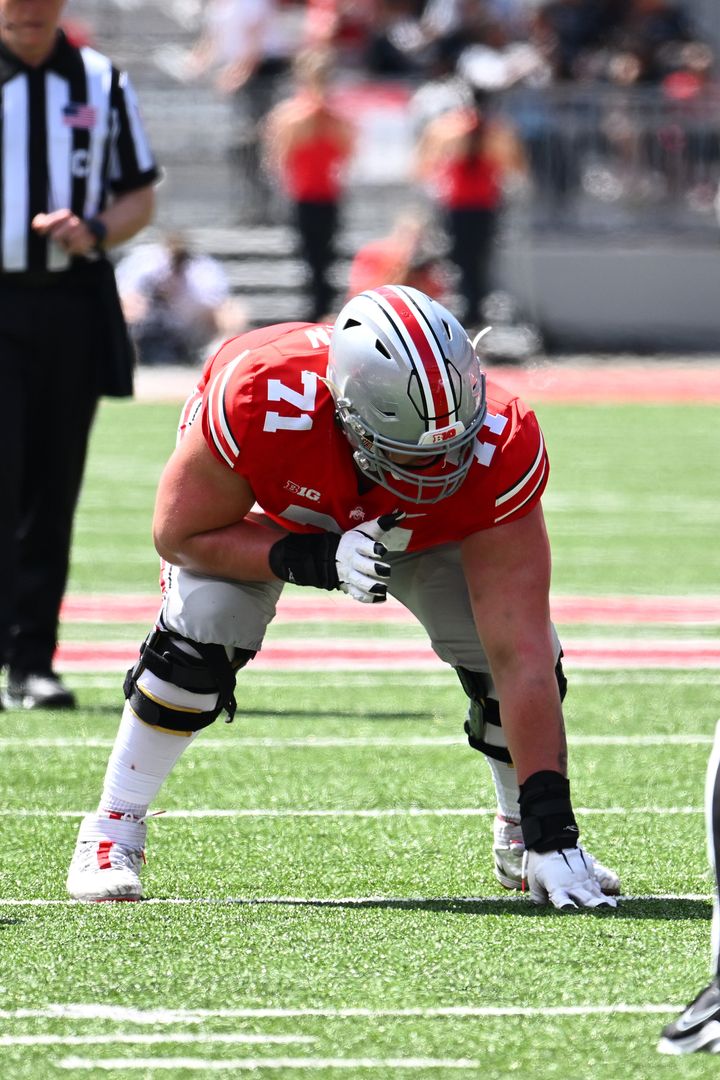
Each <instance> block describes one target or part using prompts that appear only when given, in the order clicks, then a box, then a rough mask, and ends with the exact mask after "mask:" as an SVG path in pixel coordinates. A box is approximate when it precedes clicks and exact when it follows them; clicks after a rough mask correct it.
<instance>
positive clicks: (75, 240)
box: [32, 209, 95, 255]
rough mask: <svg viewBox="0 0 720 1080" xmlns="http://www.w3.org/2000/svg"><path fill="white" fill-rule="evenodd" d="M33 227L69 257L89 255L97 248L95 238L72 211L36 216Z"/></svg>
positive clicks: (57, 211)
mask: <svg viewBox="0 0 720 1080" xmlns="http://www.w3.org/2000/svg"><path fill="white" fill-rule="evenodd" d="M32 227H33V229H34V230H35V231H36V232H38V233H40V235H41V236H48V237H49V238H50V239H51V240H52V242H53V243H54V244H57V245H58V246H59V247H61V248H62V249H63V250H64V251H67V253H68V254H69V255H88V254H89V253H90V252H91V251H92V250H93V249H94V247H95V236H94V235H93V233H91V232H90V229H88V227H87V225H86V224H85V222H84V221H83V220H82V218H79V217H78V216H77V214H73V212H72V210H67V209H65V210H53V211H52V213H50V214H36V215H35V217H34V218H33V220H32Z"/></svg>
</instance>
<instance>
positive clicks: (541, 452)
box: [495, 431, 545, 506]
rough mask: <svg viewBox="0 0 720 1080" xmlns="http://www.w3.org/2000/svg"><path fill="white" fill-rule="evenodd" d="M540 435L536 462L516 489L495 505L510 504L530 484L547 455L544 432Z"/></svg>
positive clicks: (502, 497)
mask: <svg viewBox="0 0 720 1080" xmlns="http://www.w3.org/2000/svg"><path fill="white" fill-rule="evenodd" d="M539 435H540V445H539V447H538V452H537V456H536V457H535V460H534V461H533V463H532V465H531V466H530V468H529V469H528V471H527V472H526V473H525V475H524V476H522V477H521V478H520V479H519V480H518V482H517V484H515V486H514V487H512V488H510V490H509V491H506V492H505V494H504V495H501V496H500V497H499V498H498V499H496V500H495V505H496V506H503V505H504V503H506V502H509V501H510V500H511V499H514V498H515V496H516V495H517V494H518V493H519V492H520V491H522V489H523V488H524V487H525V485H526V484H527V483H529V482H530V480H531V479H532V477H533V474H534V473H535V470H536V469H537V468H538V466H539V465H540V463H541V461H542V460H543V457H544V454H545V440H544V439H543V435H542V431H540V432H539Z"/></svg>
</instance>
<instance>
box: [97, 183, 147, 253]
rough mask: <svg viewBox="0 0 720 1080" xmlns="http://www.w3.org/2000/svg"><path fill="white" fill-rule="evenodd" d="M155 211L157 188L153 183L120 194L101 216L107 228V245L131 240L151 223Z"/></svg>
mask: <svg viewBox="0 0 720 1080" xmlns="http://www.w3.org/2000/svg"><path fill="white" fill-rule="evenodd" d="M154 211H155V190H154V188H153V187H152V185H148V186H147V187H143V188H138V189H137V190H136V191H128V192H126V193H125V194H124V195H119V196H118V197H117V198H116V199H115V201H114V202H113V203H111V204H110V205H109V206H108V207H106V209H105V210H103V212H102V214H99V215H98V216H99V218H100V220H101V221H102V223H103V224H104V225H105V226H106V228H107V237H106V239H105V242H104V246H105V247H114V246H115V245H116V244H122V243H124V242H125V241H126V240H131V239H132V238H133V236H135V235H137V233H139V232H140V230H141V229H144V228H145V226H146V225H149V224H150V222H151V221H152V218H153V213H154Z"/></svg>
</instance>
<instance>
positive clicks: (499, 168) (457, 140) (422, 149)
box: [417, 89, 528, 326]
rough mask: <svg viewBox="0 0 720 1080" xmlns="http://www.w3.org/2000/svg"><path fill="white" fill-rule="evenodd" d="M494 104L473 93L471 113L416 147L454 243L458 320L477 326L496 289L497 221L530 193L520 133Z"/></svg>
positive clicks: (450, 116)
mask: <svg viewBox="0 0 720 1080" xmlns="http://www.w3.org/2000/svg"><path fill="white" fill-rule="evenodd" d="M489 100H490V99H489V97H488V95H487V93H485V92H484V91H481V90H477V89H476V90H474V92H473V103H472V105H471V106H461V107H459V108H456V109H453V110H451V111H450V112H447V113H444V114H442V115H441V116H439V117H437V118H436V119H435V120H432V121H431V122H430V123H429V124H428V125H427V127H426V128H425V131H424V132H423V134H422V136H421V138H420V141H419V143H418V147H417V175H418V177H419V179H420V180H422V181H424V182H426V183H427V184H428V185H429V190H430V193H431V195H432V196H433V197H434V198H435V200H436V202H437V204H438V206H439V207H440V208H441V210H442V212H443V214H444V219H445V225H446V228H447V231H448V235H449V238H450V251H449V255H450V259H451V260H452V262H453V263H454V264H455V266H456V267H457V269H458V271H459V275H460V280H459V289H460V294H461V298H462V306H461V308H460V312H459V316H458V317H459V318H461V320H462V321H463V323H464V324H465V325H468V326H474V325H476V324H477V322H478V321H479V320H480V319H481V305H482V301H483V299H484V297H485V296H487V294H488V293H489V292H491V290H492V288H493V284H494V283H493V281H492V260H493V255H494V251H495V238H496V233H497V227H498V220H499V217H500V214H501V211H502V209H503V203H504V197H505V195H506V193H508V192H509V191H510V190H512V189H515V190H519V189H521V188H525V187H527V184H528V168H527V161H526V157H525V151H524V149H523V146H522V143H521V141H520V139H519V138H518V136H517V134H516V131H515V128H514V127H513V125H512V124H511V123H510V122H509V121H508V120H507V119H505V118H502V117H500V116H497V115H494V114H493V113H492V112H491V111H490V108H489Z"/></svg>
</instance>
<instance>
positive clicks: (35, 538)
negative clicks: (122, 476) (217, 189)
mask: <svg viewBox="0 0 720 1080" xmlns="http://www.w3.org/2000/svg"><path fill="white" fill-rule="evenodd" d="M63 7H64V0H0V402H1V405H2V421H1V422H0V470H1V473H0V479H1V481H2V483H1V488H0V490H1V496H0V497H1V498H2V511H1V512H0V650H1V652H0V662H1V663H2V666H3V667H4V668H5V670H6V687H5V692H4V695H3V703H4V705H5V707H6V708H25V709H32V708H43V707H50V708H72V707H73V706H74V705H75V699H74V697H73V695H72V693H71V692H70V691H69V690H68V689H67V688H66V687H65V686H64V685H63V684H62V682H61V681H60V679H59V678H58V677H57V675H56V674H55V672H54V671H53V656H54V653H55V648H56V645H57V628H58V620H59V611H60V605H61V602H62V598H63V594H64V591H65V586H66V582H67V574H68V565H69V558H70V544H71V536H72V526H73V518H74V514H75V507H76V505H77V500H78V495H79V493H80V486H81V482H82V475H83V467H84V463H85V456H86V450H87V444H88V439H89V435H90V430H91V427H92V422H93V417H94V415H95V411H96V407H97V403H98V400H99V398H100V397H101V396H103V395H109V396H113V397H126V396H129V395H131V394H132V368H133V354H132V349H131V346H130V343H129V338H128V334H127V329H126V327H125V323H124V320H123V317H122V311H121V308H120V304H119V300H118V295H117V288H116V285H115V277H114V273H113V268H112V265H111V263H110V262H109V261H108V259H107V258H106V257H105V250H106V248H108V247H111V246H112V245H113V244H119V243H122V242H124V241H126V240H129V239H130V238H131V237H132V236H134V235H135V234H136V233H137V232H139V231H140V229H142V228H143V227H144V226H145V225H147V224H148V222H149V221H150V220H151V218H152V215H153V210H154V190H153V185H154V182H155V181H156V179H157V177H158V169H157V166H156V164H155V160H154V158H153V155H152V152H151V150H150V147H149V145H148V142H147V139H146V136H145V133H144V131H143V127H142V124H141V122H140V118H139V114H138V106H137V101H136V98H135V92H134V90H133V87H132V85H131V83H130V81H129V79H128V78H127V75H126V74H124V73H121V72H120V71H118V70H117V69H116V68H115V67H113V65H112V63H111V61H110V60H108V59H107V58H106V57H105V56H102V55H101V54H100V53H98V52H96V51H95V50H94V49H91V48H86V47H83V48H76V47H74V46H73V45H71V44H70V42H69V41H68V39H67V37H66V36H65V34H64V33H63V31H62V30H61V29H60V18H61V14H62V10H63ZM98 584H101V582H98Z"/></svg>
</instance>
